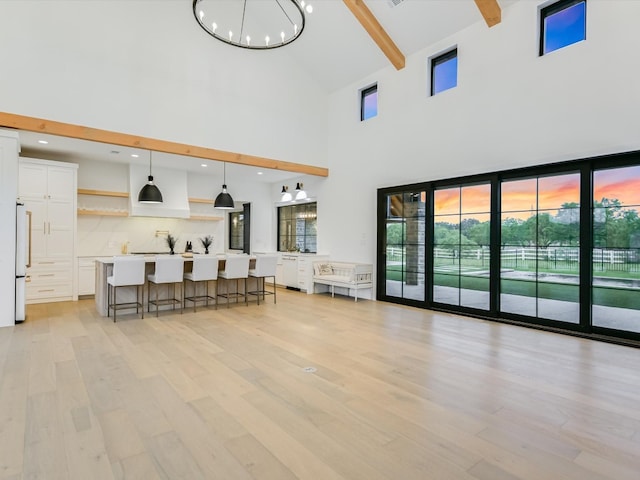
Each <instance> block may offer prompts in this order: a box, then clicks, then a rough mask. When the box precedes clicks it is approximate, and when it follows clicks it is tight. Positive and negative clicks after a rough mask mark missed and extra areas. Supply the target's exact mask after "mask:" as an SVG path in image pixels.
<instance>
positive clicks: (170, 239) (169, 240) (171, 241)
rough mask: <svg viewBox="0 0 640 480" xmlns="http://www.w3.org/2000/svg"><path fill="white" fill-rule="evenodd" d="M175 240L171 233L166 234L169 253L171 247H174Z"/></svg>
mask: <svg viewBox="0 0 640 480" xmlns="http://www.w3.org/2000/svg"><path fill="white" fill-rule="evenodd" d="M176 241H177V239H176V237H174V236H173V235H171V234H169V235H167V245H168V246H169V250H171V253H173V249H174V248H175V247H176Z"/></svg>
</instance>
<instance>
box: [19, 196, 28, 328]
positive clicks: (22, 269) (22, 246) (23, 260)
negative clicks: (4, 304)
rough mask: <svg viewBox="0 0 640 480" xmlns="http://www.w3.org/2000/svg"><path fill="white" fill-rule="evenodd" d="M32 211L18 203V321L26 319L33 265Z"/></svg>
mask: <svg viewBox="0 0 640 480" xmlns="http://www.w3.org/2000/svg"><path fill="white" fill-rule="evenodd" d="M30 224H31V212H28V211H27V208H26V207H25V206H24V205H23V204H21V203H18V204H17V205H16V309H15V312H16V323H20V322H24V320H25V319H26V308H25V288H26V283H27V281H28V275H27V268H28V267H30V266H31V242H30V239H31V225H30Z"/></svg>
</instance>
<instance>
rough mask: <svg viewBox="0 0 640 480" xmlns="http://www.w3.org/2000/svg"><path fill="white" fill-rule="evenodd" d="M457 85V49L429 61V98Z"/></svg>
mask: <svg viewBox="0 0 640 480" xmlns="http://www.w3.org/2000/svg"><path fill="white" fill-rule="evenodd" d="M457 85H458V49H457V48H454V49H453V50H451V51H449V52H447V53H444V54H442V55H440V56H438V57H435V58H432V59H431V96H433V95H435V94H436V93H440V92H443V91H445V90H449V89H450V88H453V87H455V86H457Z"/></svg>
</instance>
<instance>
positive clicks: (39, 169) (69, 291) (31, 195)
mask: <svg viewBox="0 0 640 480" xmlns="http://www.w3.org/2000/svg"><path fill="white" fill-rule="evenodd" d="M77 168H78V166H77V165H76V164H72V163H64V162H53V161H48V160H36V159H31V158H21V159H20V167H19V174H18V196H19V199H20V201H22V202H24V204H25V206H26V208H27V211H30V212H31V244H30V258H31V267H30V268H28V269H27V278H28V281H27V287H26V300H27V303H42V302H54V301H64V300H76V299H77V293H76V292H75V291H74V284H75V282H74V278H75V268H74V264H75V242H76V202H77V200H76V198H77V197H76V189H77Z"/></svg>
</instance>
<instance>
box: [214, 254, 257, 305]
mask: <svg viewBox="0 0 640 480" xmlns="http://www.w3.org/2000/svg"><path fill="white" fill-rule="evenodd" d="M248 276H249V255H229V256H227V259H226V260H225V262H224V270H221V271H220V272H218V282H217V284H216V287H219V283H220V280H221V279H222V280H224V281H225V282H224V284H225V286H226V290H225V293H218V292H217V291H216V295H217V296H218V297H224V298H226V299H227V308H229V297H231V296H233V297H235V298H236V302H237V301H238V297H242V296H244V303H245V305H249V302H248V301H247V277H248ZM229 280H235V281H236V291H235V292H229ZM240 280H244V295H242V294H241V293H240V289H239V288H238V287H239V285H238V282H239V281H240ZM216 290H218V289H217V288H216Z"/></svg>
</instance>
